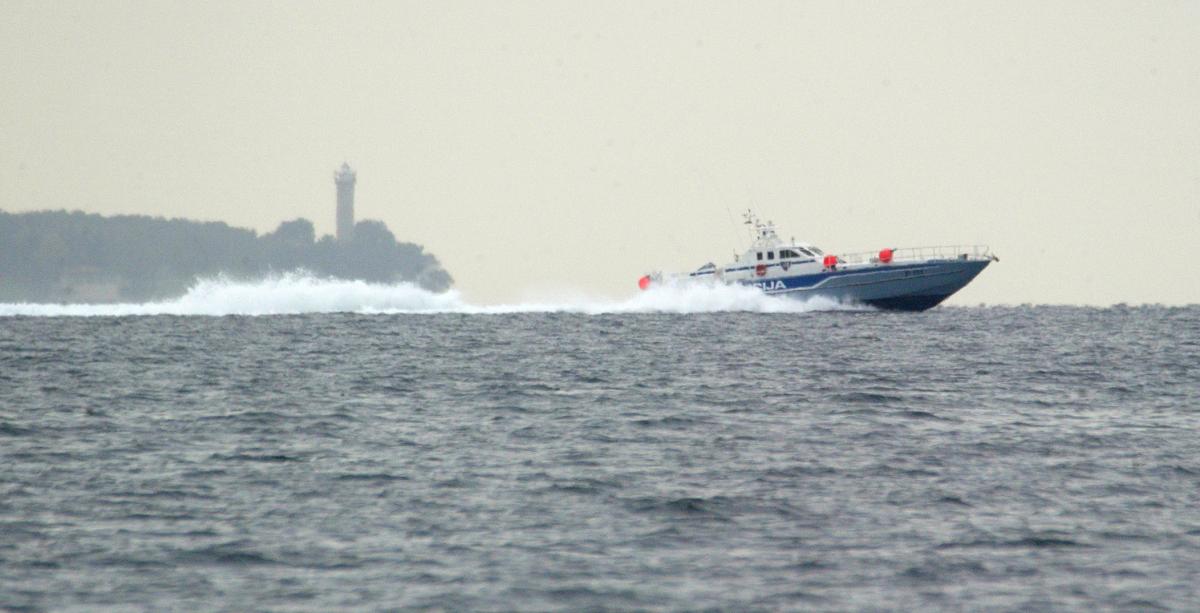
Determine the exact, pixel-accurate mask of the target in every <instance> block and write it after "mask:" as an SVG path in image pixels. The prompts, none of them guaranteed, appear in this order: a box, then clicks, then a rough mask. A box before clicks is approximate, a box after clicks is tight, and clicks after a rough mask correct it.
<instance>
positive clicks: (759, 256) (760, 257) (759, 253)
mask: <svg viewBox="0 0 1200 613" xmlns="http://www.w3.org/2000/svg"><path fill="white" fill-rule="evenodd" d="M758 259H759V260H760V261H761V260H762V252H761V251H759V252H758Z"/></svg>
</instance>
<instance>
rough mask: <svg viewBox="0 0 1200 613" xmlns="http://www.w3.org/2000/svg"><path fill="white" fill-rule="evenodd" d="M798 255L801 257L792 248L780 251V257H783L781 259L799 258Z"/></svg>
mask: <svg viewBox="0 0 1200 613" xmlns="http://www.w3.org/2000/svg"><path fill="white" fill-rule="evenodd" d="M798 257H800V256H798V255H796V252H795V251H792V250H791V249H784V250H783V251H780V252H779V259H781V260H782V259H783V258H798Z"/></svg>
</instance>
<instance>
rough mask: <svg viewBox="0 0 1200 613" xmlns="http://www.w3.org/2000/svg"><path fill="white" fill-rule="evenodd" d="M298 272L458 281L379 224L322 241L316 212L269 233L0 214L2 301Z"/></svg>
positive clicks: (429, 285)
mask: <svg viewBox="0 0 1200 613" xmlns="http://www.w3.org/2000/svg"><path fill="white" fill-rule="evenodd" d="M297 270H303V271H307V272H309V273H311V274H313V275H316V276H319V277H332V278H338V279H358V280H363V281H369V282H376V283H396V282H410V283H414V284H417V285H419V286H421V287H423V288H426V289H429V290H431V291H443V290H446V289H449V287H450V285H451V284H452V283H453V279H452V278H451V277H450V275H449V273H447V272H446V271H445V270H444V269H443V268H442V266H441V264H439V263H438V260H437V258H436V257H434V256H433V254H430V253H427V252H426V251H425V250H424V248H423V247H421V246H420V245H415V244H412V243H406V242H400V241H397V240H396V237H395V236H394V235H393V234H392V232H391V231H390V230H388V228H387V226H386V225H384V224H383V222H380V221H373V220H364V221H360V222H358V223H357V224H355V226H354V233H353V239H352V240H348V241H338V240H336V239H334V238H333V237H332V236H329V235H325V236H322V237H321V238H320V239H318V238H317V237H316V232H315V230H314V228H313V224H312V222H311V221H309V220H307V219H295V220H292V221H285V222H283V223H281V224H279V227H278V228H276V229H275V231H273V232H270V233H267V234H263V235H261V236H260V235H258V234H257V233H256V232H255V231H254V230H250V229H246V228H235V227H232V226H229V225H228V224H225V223H223V222H199V221H192V220H187V219H164V218H161V217H148V216H142V215H118V216H113V217H105V216H102V215H97V214H90V213H84V212H81V211H72V212H68V211H37V212H31V213H7V212H4V211H0V302H21V301H28V302H80V301H82V302H91V301H115V300H121V301H145V300H152V299H162V298H171V297H175V296H180V295H182V294H183V293H185V292H186V291H187V290H188V288H190V287H191V286H192V285H193V284H194V283H195V282H196V280H197V279H201V278H206V277H215V276H217V275H225V276H227V277H230V278H234V279H245V280H253V279H259V278H264V277H267V276H270V275H273V274H282V273H287V272H293V271H297Z"/></svg>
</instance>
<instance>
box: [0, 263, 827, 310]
mask: <svg viewBox="0 0 1200 613" xmlns="http://www.w3.org/2000/svg"><path fill="white" fill-rule="evenodd" d="M843 308H850V307H844V306H843V305H840V304H839V303H837V302H836V301H833V300H828V299H823V298H819V297H814V298H812V299H809V300H800V299H794V298H780V297H772V296H767V295H766V294H763V293H762V292H761V291H759V290H758V289H757V288H753V287H746V286H736V285H707V284H680V285H661V286H654V287H651V288H650V289H648V290H645V291H639V292H638V293H637V294H636V295H633V296H631V297H628V298H624V299H617V300H614V299H610V298H596V297H589V296H586V295H580V294H578V293H568V292H563V293H562V294H560V296H559V297H557V298H549V299H543V300H535V301H530V302H521V303H515V304H496V305H474V304H470V303H468V302H466V301H465V300H463V299H462V296H461V295H460V294H459V293H458V292H457V291H454V290H451V291H448V292H444V293H434V292H431V291H428V290H424V289H421V288H420V287H417V286H416V285H413V284H410V283H395V284H381V283H367V282H364V281H344V280H338V279H322V278H318V277H314V276H311V275H308V274H304V273H292V274H285V275H281V276H277V277H272V278H269V279H264V280H261V281H238V280H233V279H228V278H224V277H218V278H214V279H203V280H200V281H198V282H197V283H196V284H195V285H194V286H192V288H191V289H190V290H188V292H187V293H186V294H184V295H183V296H181V297H179V298H176V299H172V300H163V301H157V302H144V303H114V304H38V303H7V304H5V303H0V316H8V317H12V316H28V317H88V316H92V317H123V316H136V315H209V316H223V315H296V314H302V313H362V314H417V313H464V314H509V313H580V314H589V315H601V314H607V313H715V312H726V311H745V312H758V313H804V312H810V311H827V310H838V309H843Z"/></svg>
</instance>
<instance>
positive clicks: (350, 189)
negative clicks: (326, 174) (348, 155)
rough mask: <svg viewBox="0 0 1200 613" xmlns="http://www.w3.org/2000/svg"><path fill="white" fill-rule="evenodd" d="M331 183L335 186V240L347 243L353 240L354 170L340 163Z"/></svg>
mask: <svg viewBox="0 0 1200 613" xmlns="http://www.w3.org/2000/svg"><path fill="white" fill-rule="evenodd" d="M333 182H334V183H336V184H337V239H338V242H349V241H350V240H352V239H353V238H354V182H355V175H354V169H352V168H350V165H349V164H347V163H345V162H342V167H341V168H339V169H338V170H337V171H336V172H334V173H333Z"/></svg>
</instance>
